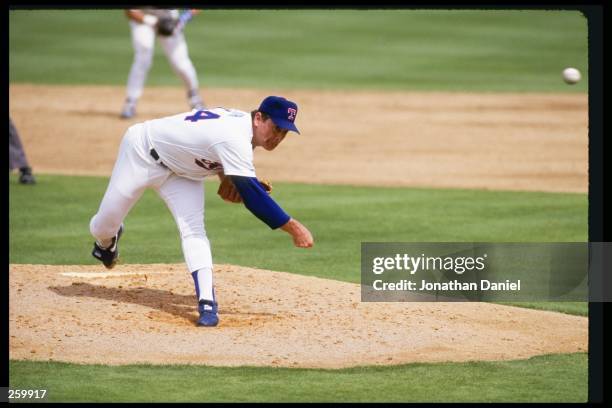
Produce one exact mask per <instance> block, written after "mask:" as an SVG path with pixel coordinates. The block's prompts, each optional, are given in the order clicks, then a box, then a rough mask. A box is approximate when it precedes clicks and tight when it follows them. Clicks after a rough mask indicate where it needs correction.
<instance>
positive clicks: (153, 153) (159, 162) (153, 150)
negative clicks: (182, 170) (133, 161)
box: [149, 149, 168, 168]
mask: <svg viewBox="0 0 612 408" xmlns="http://www.w3.org/2000/svg"><path fill="white" fill-rule="evenodd" d="M149 153H150V154H151V157H153V158H154V159H155V161H156V162H157V164H159V165H160V166H162V167H165V168H168V166H166V165H165V164H164V162H162V161H161V160H159V154H157V152H156V151H155V149H151V150H150V151H149Z"/></svg>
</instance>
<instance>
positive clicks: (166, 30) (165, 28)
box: [157, 17, 178, 37]
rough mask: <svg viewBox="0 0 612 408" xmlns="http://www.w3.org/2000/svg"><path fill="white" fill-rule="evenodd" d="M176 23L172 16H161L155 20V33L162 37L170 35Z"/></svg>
mask: <svg viewBox="0 0 612 408" xmlns="http://www.w3.org/2000/svg"><path fill="white" fill-rule="evenodd" d="M177 24H178V20H176V19H174V18H172V17H161V18H160V19H159V21H158V22H157V34H159V35H163V36H164V37H168V36H171V35H172V34H174V29H175V28H176V25H177Z"/></svg>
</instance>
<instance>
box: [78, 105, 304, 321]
mask: <svg viewBox="0 0 612 408" xmlns="http://www.w3.org/2000/svg"><path fill="white" fill-rule="evenodd" d="M297 111H298V107H297V105H296V104H295V103H294V102H291V101H289V100H287V99H285V98H282V97H278V96H269V97H267V98H265V99H264V100H263V101H262V103H261V104H260V106H259V108H258V109H256V110H253V111H252V112H251V113H247V112H243V111H240V110H237V109H225V108H214V109H209V110H192V111H191V112H184V113H180V114H178V115H174V116H169V117H165V118H161V119H155V120H149V121H146V122H144V123H138V124H135V125H133V126H131V127H130V128H129V129H128V130H127V132H126V133H125V135H124V137H123V140H122V142H121V146H120V148H119V155H118V157H117V161H116V163H115V167H114V169H113V172H112V175H111V178H110V182H109V185H108V188H107V190H106V193H105V194H104V197H103V199H102V202H101V204H100V207H99V209H98V212H97V214H95V215H94V216H93V217H92V219H91V222H90V231H91V234H92V235H93V236H94V237H95V239H96V242H95V243H94V249H93V252H92V255H93V256H94V257H95V258H96V259H98V260H100V261H101V262H102V263H103V264H104V265H105V266H106V267H107V268H109V269H110V268H112V267H113V266H114V265H115V263H116V262H117V257H118V256H119V249H118V246H117V245H118V242H119V239H120V238H121V234H122V233H123V230H124V225H123V220H124V218H125V217H126V216H127V214H128V212H129V211H130V209H131V208H132V206H133V205H134V204H135V203H136V201H137V200H138V199H139V198H140V197H141V195H142V194H143V192H144V190H145V189H146V188H152V189H154V190H155V191H156V192H157V193H158V195H159V196H160V197H161V198H162V199H163V200H164V201H165V203H166V205H167V206H168V208H169V209H170V212H171V213H172V215H173V217H174V219H175V221H176V224H177V226H178V229H179V231H180V236H181V243H182V249H183V255H184V257H185V262H186V264H187V268H188V269H189V272H191V275H192V276H193V280H194V283H195V291H196V296H197V298H198V311H199V313H200V317H199V320H198V325H201V326H216V325H217V323H218V322H219V317H218V306H217V301H216V298H215V292H214V288H213V271H212V266H213V262H212V255H211V250H210V243H209V241H208V237H207V236H206V230H205V228H204V186H203V183H202V180H203V179H204V178H205V177H208V176H212V175H217V176H218V177H219V179H220V180H221V184H220V186H219V190H218V192H217V193H218V194H219V196H221V198H223V199H224V200H225V201H228V202H233V203H244V205H245V207H246V208H247V209H248V210H249V211H250V212H252V213H253V214H254V215H255V216H256V217H257V218H259V219H260V220H261V221H263V222H264V223H265V224H267V225H268V226H269V227H270V228H271V229H281V230H283V231H286V232H287V233H289V234H290V235H291V236H292V238H293V243H294V245H295V246H296V247H300V248H309V247H311V246H312V245H313V243H314V241H313V237H312V234H311V233H310V231H309V230H308V229H307V228H306V227H305V226H304V225H302V224H301V223H300V222H299V221H297V220H296V219H294V218H292V217H290V216H289V215H288V214H287V213H285V211H284V210H283V209H282V208H281V207H280V206H279V205H278V204H277V203H276V202H275V201H274V200H273V199H272V198H271V197H270V194H269V192H270V191H271V187H270V185H269V183H266V182H262V181H260V180H258V179H257V176H256V174H255V167H254V165H253V150H254V149H255V148H256V147H263V148H264V149H266V150H274V149H275V148H276V147H277V146H278V145H279V144H280V143H281V142H282V141H283V139H284V138H285V137H286V135H287V132H288V131H294V132H297V133H299V132H298V129H297V127H296V126H295V118H296V115H297Z"/></svg>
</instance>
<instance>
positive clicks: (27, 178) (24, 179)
mask: <svg viewBox="0 0 612 408" xmlns="http://www.w3.org/2000/svg"><path fill="white" fill-rule="evenodd" d="M19 172H20V175H19V182H20V183H21V184H36V179H35V178H34V175H33V174H32V169H31V168H29V167H22V168H20V169H19Z"/></svg>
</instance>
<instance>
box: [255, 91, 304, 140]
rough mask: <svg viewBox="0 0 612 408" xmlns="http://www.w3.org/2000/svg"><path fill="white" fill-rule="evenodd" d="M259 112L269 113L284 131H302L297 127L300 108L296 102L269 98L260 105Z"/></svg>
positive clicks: (276, 97)
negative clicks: (296, 119)
mask: <svg viewBox="0 0 612 408" xmlns="http://www.w3.org/2000/svg"><path fill="white" fill-rule="evenodd" d="M259 111H260V112H263V113H267V114H268V115H269V116H270V119H272V122H274V124H275V125H276V126H278V127H279V128H282V129H289V130H293V131H294V132H296V133H298V134H299V133H300V131H299V130H298V129H297V128H296V127H295V123H293V122H295V117H296V116H297V111H298V107H297V105H296V104H295V102H291V101H289V100H287V99H285V98H283V97H282V96H268V97H267V98H266V99H264V100H263V101H262V102H261V105H259Z"/></svg>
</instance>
